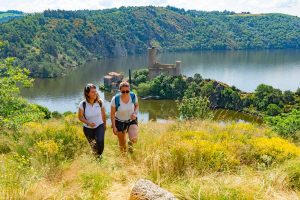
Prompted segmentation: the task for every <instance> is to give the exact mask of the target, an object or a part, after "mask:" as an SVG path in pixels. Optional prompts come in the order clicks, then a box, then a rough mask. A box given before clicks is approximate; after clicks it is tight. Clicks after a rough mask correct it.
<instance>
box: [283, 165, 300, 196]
mask: <svg viewBox="0 0 300 200" xmlns="http://www.w3.org/2000/svg"><path fill="white" fill-rule="evenodd" d="M283 170H284V171H285V172H286V173H287V182H288V184H289V186H290V187H291V188H292V189H298V190H299V189H300V160H299V159H297V160H292V161H289V162H287V163H286V164H285V165H284V166H283Z"/></svg>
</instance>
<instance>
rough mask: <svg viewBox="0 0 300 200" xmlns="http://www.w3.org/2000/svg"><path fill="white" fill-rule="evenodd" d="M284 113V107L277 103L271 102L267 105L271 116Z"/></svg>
mask: <svg viewBox="0 0 300 200" xmlns="http://www.w3.org/2000/svg"><path fill="white" fill-rule="evenodd" d="M280 113H282V109H281V108H280V107H279V106H277V105H276V104H269V105H268V107H267V114H268V115H270V116H276V115H278V114H280Z"/></svg>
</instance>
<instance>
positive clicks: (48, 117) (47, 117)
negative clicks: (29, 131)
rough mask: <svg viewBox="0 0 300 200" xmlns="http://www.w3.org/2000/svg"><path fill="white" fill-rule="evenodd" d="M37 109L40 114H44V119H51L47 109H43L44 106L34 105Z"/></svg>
mask: <svg viewBox="0 0 300 200" xmlns="http://www.w3.org/2000/svg"><path fill="white" fill-rule="evenodd" d="M36 106H37V108H38V109H39V110H40V111H41V112H42V113H44V119H50V118H51V112H50V110H49V109H48V108H46V107H44V106H41V105H38V104H36Z"/></svg>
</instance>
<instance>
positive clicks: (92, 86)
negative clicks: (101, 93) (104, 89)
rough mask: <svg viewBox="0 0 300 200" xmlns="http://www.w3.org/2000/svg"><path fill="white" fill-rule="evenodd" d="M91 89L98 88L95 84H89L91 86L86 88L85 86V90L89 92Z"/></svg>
mask: <svg viewBox="0 0 300 200" xmlns="http://www.w3.org/2000/svg"><path fill="white" fill-rule="evenodd" d="M91 88H96V86H95V85H94V84H91V83H89V84H87V85H86V86H85V89H86V90H87V89H91Z"/></svg>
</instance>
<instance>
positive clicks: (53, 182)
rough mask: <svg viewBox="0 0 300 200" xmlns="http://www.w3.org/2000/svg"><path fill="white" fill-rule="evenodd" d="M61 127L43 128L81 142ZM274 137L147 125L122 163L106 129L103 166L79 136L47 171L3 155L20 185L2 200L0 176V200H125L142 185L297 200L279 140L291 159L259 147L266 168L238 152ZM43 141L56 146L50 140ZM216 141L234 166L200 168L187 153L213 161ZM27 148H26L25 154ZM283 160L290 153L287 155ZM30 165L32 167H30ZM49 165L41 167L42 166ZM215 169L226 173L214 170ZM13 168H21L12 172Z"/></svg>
mask: <svg viewBox="0 0 300 200" xmlns="http://www.w3.org/2000/svg"><path fill="white" fill-rule="evenodd" d="M65 120H66V121H64V120H62V121H52V122H50V124H51V125H48V127H49V126H51V130H52V132H51V131H50V134H52V135H55V133H56V131H58V129H59V131H58V132H60V131H61V130H65V129H63V126H65V124H66V123H67V124H68V125H66V126H70V127H69V128H68V129H67V130H73V131H76V134H83V133H81V132H80V125H79V124H77V122H76V120H73V119H72V117H69V119H65ZM44 123H47V122H44ZM43 127H47V126H40V125H37V124H35V125H32V124H31V125H30V130H26V131H29V132H31V133H32V134H36V135H38V134H41V135H42V136H43V135H44V132H43V130H44V129H43ZM76 127H77V128H76ZM47 133H49V132H47ZM67 136H68V134H67ZM275 136H276V135H275V134H274V133H273V132H271V131H270V130H269V129H266V128H264V127H258V126H256V125H251V124H243V123H240V124H236V123H233V124H230V123H229V124H219V123H215V122H209V121H194V122H185V123H183V122H180V123H179V122H176V121H174V122H168V123H163V124H162V123H156V122H148V123H146V124H141V125H140V138H139V142H138V144H137V145H136V146H135V147H136V148H135V152H134V154H132V155H127V156H125V157H123V156H121V155H120V153H119V149H118V143H117V138H116V137H115V136H114V135H113V134H112V132H111V130H110V129H108V130H107V132H106V142H105V144H106V146H105V152H104V159H103V160H102V161H101V162H99V161H96V160H95V159H94V158H93V157H92V156H91V155H90V149H89V147H88V144H87V142H86V141H85V138H83V137H81V136H79V141H81V142H83V143H84V144H85V145H84V147H83V148H80V149H77V150H76V152H77V153H76V154H75V155H74V157H72V158H69V159H66V160H62V159H61V157H60V153H61V154H63V152H60V151H58V153H57V154H58V155H52V157H53V159H54V158H55V159H58V161H59V162H57V161H53V163H55V164H56V165H55V166H52V165H50V163H47V160H43V159H37V158H36V157H35V156H42V155H40V154H34V153H33V154H32V155H29V156H26V159H27V158H28V159H29V160H31V161H35V162H34V163H35V165H34V166H30V165H29V166H28V167H26V159H25V161H24V163H25V164H22V161H16V159H12V156H11V154H12V152H13V151H14V149H12V152H11V153H8V154H5V155H2V156H1V158H0V162H6V161H9V162H11V164H10V165H7V168H6V169H8V170H11V173H12V174H14V176H18V179H14V180H21V182H23V183H26V184H25V185H17V186H16V187H18V188H19V189H18V190H16V191H17V193H15V194H14V195H10V194H9V192H10V191H11V190H12V189H13V188H12V187H8V186H9V184H3V183H4V181H5V180H4V178H5V177H4V176H3V175H2V178H3V180H2V181H0V186H5V187H6V190H4V187H2V188H1V192H2V193H3V194H4V195H1V197H6V198H9V197H10V198H13V199H15V198H19V199H113V200H115V199H128V197H129V194H130V190H131V188H132V186H133V185H134V183H135V182H136V181H137V180H138V179H140V178H147V179H150V180H152V181H153V182H155V183H157V184H159V185H161V186H162V187H164V188H166V189H168V190H169V191H171V192H173V193H174V194H175V195H176V196H177V197H178V198H179V199H187V200H188V199H299V195H300V194H299V192H298V189H299V188H295V187H294V188H292V187H291V183H290V182H289V180H290V179H289V174H288V173H287V171H286V168H284V166H285V163H286V162H290V161H289V160H299V157H298V154H297V152H298V150H299V148H298V147H296V146H295V145H293V144H291V143H289V142H287V141H283V140H282V141H281V140H280V142H283V143H280V144H284V145H287V147H288V148H291V149H292V150H291V151H285V149H284V150H282V151H281V150H280V149H278V148H274V147H272V145H269V146H267V147H266V149H261V148H263V147H261V146H259V148H260V151H262V152H264V153H270V154H269V156H273V155H275V156H273V157H272V159H273V160H272V163H267V164H266V163H265V164H263V163H264V160H261V159H260V157H259V156H258V157H256V156H257V155H256V154H255V153H257V152H255V153H253V152H252V151H250V152H251V153H250V154H246V152H245V151H244V148H242V147H244V146H242V145H241V144H244V143H245V145H246V146H247V145H249V144H248V142H249V141H253V140H255V139H261V138H264V139H266V140H267V141H268V142H270V141H271V142H272V138H273V137H275ZM44 139H45V141H49V140H53V141H54V142H57V141H56V140H55V137H54V136H53V138H49V137H47V138H44ZM190 140H192V141H194V142H191V141H190ZM21 141H22V140H21ZM53 141H52V142H51V143H49V142H48V143H47V142H46V143H45V144H46V146H45V145H44V146H45V147H47V148H48V147H49V148H50V150H51V151H50V150H49V152H52V150H53V149H51V147H50V146H51V145H50V146H49V145H48V146H47V144H52V143H53ZM70 141H73V140H70ZM74 141H77V139H76V140H75V139H74ZM197 141H201V142H203V141H205V142H206V143H201V144H208V146H201V148H200V149H197V148H196V147H197V146H196V145H195V144H198V143H197ZM222 141H223V142H224V141H226V144H227V145H225V146H224V145H223V146H220V150H221V151H228V152H229V153H228V155H233V156H234V159H232V158H231V157H228V158H230V159H227V157H220V159H221V158H222V159H223V158H226V159H224V160H222V162H219V161H220V159H218V157H214V155H215V154H211V155H212V156H211V157H208V158H209V159H211V160H209V159H207V158H205V159H203V160H202V163H201V162H198V161H197V160H195V158H196V157H195V154H193V152H194V153H195V152H197V155H201V153H202V151H201V150H202V149H203V148H207V149H206V150H207V151H204V152H208V151H214V150H216V149H217V150H216V152H217V153H219V147H217V148H216V149H212V148H210V147H211V144H225V143H222ZM39 142H41V141H39ZM207 142H210V143H207ZM231 143H232V144H234V143H238V144H240V145H238V146H234V148H233V146H231V145H228V144H231ZM26 144H27V143H26ZM53 144H54V143H53ZM182 144H184V145H182ZM74 145H76V144H74ZM42 146H43V145H42ZM44 146H43V147H44ZM79 146H80V144H79ZM179 146H180V149H181V150H182V151H183V152H184V153H183V154H180V156H183V157H182V158H183V160H184V164H182V163H181V162H182V160H179V159H178V157H177V156H178V155H179V154H178V153H177V151H175V150H178V149H177V147H179ZM34 147H35V144H32V148H34ZM28 148H31V147H29V146H28ZM47 148H46V149H47ZM54 149H56V148H54ZM60 149H61V148H60ZM174 149H175V150H174ZM274 150H276V151H277V153H276V154H274V152H273V151H274ZM268 151H270V152H268ZM291 152H294V153H295V152H296V153H295V155H294V154H293V153H291ZM19 153H21V152H19ZM179 153H180V152H179ZM198 153H199V154H198ZM208 153H209V152H208ZM233 153H235V154H233ZM252 153H253V154H252ZM282 154H283V155H289V157H287V160H285V159H282V157H281V156H280V155H282ZM222 155H223V154H222ZM245 155H247V156H250V157H249V158H251V159H249V158H248V159H246V160H247V162H243V161H244V160H243V158H244V157H243V156H245ZM55 156H56V157H55ZM251 156H253V157H251ZM261 156H263V155H261ZM203 158H204V157H203ZM277 158H278V159H277ZM51 159H52V158H51ZM51 159H50V161H51ZM237 160H238V162H237ZM38 161H39V162H40V163H39V164H37V163H36V162H38ZM50 161H49V160H48V162H50ZM250 161H251V162H250ZM20 162H21V164H20ZM51 162H52V161H51ZM232 162H233V164H234V165H232ZM207 163H209V165H207ZM220 163H221V164H220ZM222 165H224V166H229V167H220V166H222ZM18 166H21V167H20V169H18ZM24 166H25V167H24ZM178 166H181V168H183V169H178ZM203 166H206V167H203ZM207 166H210V168H207ZM49 168H51V170H49ZM21 169H22V170H23V171H22V170H21ZM289 169H290V168H289ZM6 173H9V171H6ZM294 174H295V173H294ZM6 175H7V174H6ZM8 177H9V175H7V176H6V178H7V180H8ZM7 180H6V181H7ZM296 181H297V180H296ZM1 184H2V185H1ZM10 186H11V185H10ZM296 186H297V184H296ZM1 197H0V198H1Z"/></svg>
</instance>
